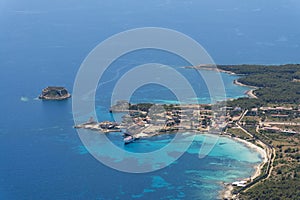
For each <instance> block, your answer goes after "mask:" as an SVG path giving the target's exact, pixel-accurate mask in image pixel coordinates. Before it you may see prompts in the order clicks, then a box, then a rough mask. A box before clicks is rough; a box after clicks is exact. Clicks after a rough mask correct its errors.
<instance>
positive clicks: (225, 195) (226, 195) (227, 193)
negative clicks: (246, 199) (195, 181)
mask: <svg viewBox="0 0 300 200" xmlns="http://www.w3.org/2000/svg"><path fill="white" fill-rule="evenodd" d="M225 137H229V136H225ZM230 138H231V139H233V140H235V141H238V142H240V143H243V144H244V145H246V146H247V147H249V148H250V149H252V150H253V151H256V152H258V153H260V155H261V157H262V159H263V161H262V162H261V163H260V164H259V165H256V166H255V172H254V174H253V175H252V176H251V180H254V179H255V178H256V177H258V176H260V174H261V170H262V167H263V166H264V165H265V164H266V163H267V162H268V155H267V152H266V151H265V150H264V149H263V148H261V147H259V146H256V145H255V144H253V143H251V142H248V141H246V140H243V139H240V138H236V137H230ZM232 191H233V186H232V185H231V184H230V183H228V184H227V185H225V188H224V190H223V191H221V193H220V199H235V195H233V194H232Z"/></svg>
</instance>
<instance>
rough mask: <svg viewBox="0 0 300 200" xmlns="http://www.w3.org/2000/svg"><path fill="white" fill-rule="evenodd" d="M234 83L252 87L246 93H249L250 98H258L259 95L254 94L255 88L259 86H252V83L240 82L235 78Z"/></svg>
mask: <svg viewBox="0 0 300 200" xmlns="http://www.w3.org/2000/svg"><path fill="white" fill-rule="evenodd" d="M233 83H234V84H235V85H238V86H242V87H250V88H252V89H251V90H248V91H246V92H245V94H246V95H248V96H249V97H250V98H255V99H257V96H256V95H255V94H254V90H256V89H258V87H255V86H251V85H245V84H243V83H241V82H239V81H238V80H237V79H236V80H234V81H233Z"/></svg>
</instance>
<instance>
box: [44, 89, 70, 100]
mask: <svg viewBox="0 0 300 200" xmlns="http://www.w3.org/2000/svg"><path fill="white" fill-rule="evenodd" d="M70 97H71V94H70V93H69V92H68V91H67V89H66V88H64V87H59V86H48V87H46V88H44V89H43V90H42V94H41V95H40V96H39V99H45V100H64V99H68V98H70Z"/></svg>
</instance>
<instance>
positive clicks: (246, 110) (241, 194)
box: [81, 64, 300, 200]
mask: <svg viewBox="0 0 300 200" xmlns="http://www.w3.org/2000/svg"><path fill="white" fill-rule="evenodd" d="M185 68H187V69H191V68H192V69H196V70H206V69H207V70H211V68H210V66H196V67H185ZM218 68H219V69H220V71H222V72H225V73H230V74H239V75H240V78H239V79H238V80H236V81H235V84H243V85H247V86H252V88H253V90H251V95H249V94H248V97H242V98H238V99H233V100H231V101H227V102H219V103H218V104H217V105H208V104H207V105H199V104H190V105H176V104H174V105H172V104H169V105H156V104H149V103H139V104H130V103H128V102H125V101H120V102H117V104H116V105H114V106H112V107H111V109H110V111H111V112H124V113H126V114H124V117H123V121H122V123H121V124H120V126H119V128H120V129H126V131H127V132H129V133H130V135H131V136H134V137H137V138H143V137H151V136H155V135H158V134H166V133H174V132H178V131H182V132H186V131H195V132H198V133H199V134H201V133H207V132H210V133H213V132H214V131H213V130H214V128H215V130H216V131H215V133H217V134H221V135H223V136H227V137H231V138H233V139H236V140H239V141H242V142H245V143H246V144H248V145H249V146H250V147H251V148H253V149H254V148H256V149H258V148H259V149H261V150H262V149H263V151H264V152H263V154H264V156H263V157H264V161H263V163H262V164H261V165H259V166H257V169H256V172H255V174H254V175H252V176H251V177H250V178H249V179H246V180H241V181H236V182H233V183H227V184H226V185H227V186H226V190H225V191H224V192H223V193H222V196H221V197H220V198H222V199H244V200H246V199H278V197H279V196H280V199H298V197H299V195H300V193H299V191H300V190H299V185H300V164H299V163H300V153H299V152H300V151H299V150H300V148H299V146H300V93H299V91H300V82H299V81H296V80H300V65H295V64H288V65H269V66H267V65H220V66H218ZM249 97H250V98H249ZM212 106H217V107H218V108H220V110H223V111H224V112H221V113H215V111H214V109H213V108H212ZM216 115H218V117H217V118H215V116H216ZM216 119H222V120H216ZM86 125H87V127H85V126H86ZM86 125H84V126H81V128H89V127H90V124H86Z"/></svg>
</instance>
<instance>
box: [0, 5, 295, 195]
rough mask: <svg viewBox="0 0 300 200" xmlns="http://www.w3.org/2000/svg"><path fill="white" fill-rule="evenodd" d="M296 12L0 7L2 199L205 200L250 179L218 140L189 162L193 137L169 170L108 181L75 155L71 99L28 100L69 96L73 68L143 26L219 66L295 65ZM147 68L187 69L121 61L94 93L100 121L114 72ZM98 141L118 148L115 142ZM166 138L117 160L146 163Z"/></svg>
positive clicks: (251, 155)
mask: <svg viewBox="0 0 300 200" xmlns="http://www.w3.org/2000/svg"><path fill="white" fill-rule="evenodd" d="M299 6H300V4H299V2H298V1H297V0H279V1H276V2H273V1H264V2H262V1H258V0H255V1H248V2H244V1H238V0H229V1H222V0H213V1H211V0H205V1H197V0H194V1H176V0H171V1H169V0H168V1H161V0H156V1H138V0H132V1H127V0H124V1H121V0H118V1H113V2H112V1H98V0H91V1H88V2H83V1H80V0H64V1H61V0H53V1H40V0H39V1H38V0H24V1H16V0H0V27H1V29H0V44H1V45H0V69H1V73H0V80H1V92H0V99H1V101H0V102H1V103H0V112H1V114H0V141H1V142H0V161H1V164H0V199H134V198H136V199H139V198H140V199H215V198H216V197H217V195H218V191H219V190H221V189H222V186H221V184H220V183H221V182H222V181H224V182H230V181H234V180H236V179H239V178H244V177H248V176H249V175H251V173H252V172H253V168H252V167H253V165H255V164H257V163H258V162H259V161H260V158H259V155H258V154H257V153H255V152H251V151H250V150H249V149H247V148H245V147H244V146H243V145H241V144H239V143H236V142H234V141H231V140H228V139H226V138H222V139H220V140H219V143H218V144H217V145H216V147H215V148H214V150H213V151H212V152H211V154H210V155H209V156H208V157H206V158H205V159H198V156H197V154H198V151H199V148H200V147H201V144H202V143H201V141H202V139H203V138H201V137H200V138H196V141H195V142H194V143H193V144H192V146H191V147H190V149H189V150H188V151H187V152H186V153H185V154H184V155H183V156H182V157H181V158H180V159H179V160H177V161H176V162H175V163H174V164H172V165H170V166H168V167H167V168H164V169H162V170H159V171H156V172H152V173H147V174H127V173H123V172H118V171H116V170H113V169H110V168H108V167H106V166H104V165H103V164H101V163H100V162H98V161H97V160H96V159H95V158H93V157H92V156H91V155H90V154H89V153H88V152H87V151H86V149H85V148H84V146H83V145H82V143H81V141H80V139H79V137H78V135H77V132H76V131H75V130H74V129H73V128H72V126H73V125H74V122H73V118H72V106H71V104H72V102H71V99H69V100H67V101H61V102H43V101H39V100H36V99H35V98H36V97H37V96H38V94H39V93H40V91H41V89H42V88H44V87H46V86H48V85H63V86H66V87H67V88H68V89H69V90H70V91H72V87H73V82H74V79H75V75H76V73H77V70H78V69H79V66H80V64H81V62H82V61H83V60H84V58H85V57H86V56H87V54H88V53H89V52H90V51H91V50H92V49H93V48H94V47H95V46H96V45H97V44H98V43H99V42H101V41H103V40H104V39H106V38H107V37H109V36H111V35H113V34H115V33H118V32H120V31H124V30H127V29H130V28H137V27H144V26H158V27H165V28H171V29H175V30H178V31H181V32H183V33H185V34H187V35H189V36H190V37H192V38H194V39H195V40H196V41H198V42H199V43H200V44H202V45H203V46H204V48H205V49H206V50H207V51H208V53H209V54H210V55H211V56H212V58H213V59H214V61H215V62H216V63H220V64H225V63H228V64H237V63H270V64H272V63H276V64H278V63H299V62H300V60H299V35H300V28H299V26H298V23H299V15H300V14H299V12H298V10H299ZM150 61H151V62H154V61H155V62H160V63H163V64H166V65H171V66H173V67H175V68H176V69H177V68H178V70H182V69H181V68H180V66H184V65H185V64H186V63H185V61H183V60H180V59H178V58H174V57H172V56H166V55H165V54H160V53H157V54H156V53H153V52H150V53H149V52H140V54H139V55H128V57H126V58H124V59H122V58H120V60H119V61H117V62H116V63H114V65H113V66H111V71H107V74H108V76H107V77H106V78H107V80H103V82H105V81H110V82H105V84H103V85H101V86H99V91H98V92H97V95H96V106H97V107H96V109H97V114H98V118H99V120H106V119H110V118H111V116H110V114H109V113H108V112H107V111H108V102H109V97H110V93H109V92H110V89H111V87H112V86H113V84H114V81H111V80H113V77H115V73H114V72H115V71H116V70H120V72H121V73H124V72H125V71H126V70H128V69H130V68H131V67H132V66H134V65H137V64H141V63H147V62H150ZM183 73H186V74H187V75H188V74H189V73H191V72H190V71H189V72H188V71H184V72H183ZM112 75H113V76H112ZM222 76H223V81H224V85H225V88H226V95H227V97H228V98H232V97H239V96H243V94H244V91H245V90H246V89H247V88H242V87H238V86H235V85H233V84H232V81H233V80H234V79H236V78H237V77H235V76H229V75H226V74H222ZM191 81H192V82H193V84H194V85H195V87H197V88H198V89H199V90H197V91H198V92H199V93H198V98H199V99H198V100H199V101H201V102H203V103H205V102H209V97H208V96H207V93H206V88H205V86H203V84H200V83H201V80H198V79H191ZM100 84H101V82H100ZM101 89H102V90H101ZM145 91H147V92H145ZM155 91H159V93H157V92H155ZM157 94H159V95H157ZM173 97H174V96H172V94H171V93H170V91H168V90H167V89H165V88H161V87H153V86H145V88H141V90H137V91H136V96H133V97H132V101H133V102H138V101H149V102H158V103H165V102H173V101H174V98H173ZM90 134H91V135H93V134H95V133H93V132H91V133H90ZM108 137H109V138H110V139H111V140H113V141H114V142H115V143H116V144H119V145H120V148H125V147H123V146H121V143H120V139H121V138H120V137H119V135H117V134H110V135H108ZM171 138H172V136H169V135H166V136H162V137H159V138H157V139H151V140H149V141H148V140H142V141H138V142H136V143H134V144H132V145H131V146H128V147H126V148H129V149H127V150H129V151H139V150H141V148H143V147H145V148H147V149H148V150H149V151H150V150H151V149H157V148H161V147H162V146H164V145H165V144H167V143H168V142H169V141H170V140H171ZM97 148H98V149H97ZM237 149H238V150H239V154H237V153H236V152H237ZM94 150H95V151H101V148H100V149H99V147H95V149H94ZM142 150H144V149H142ZM241 152H242V153H241Z"/></svg>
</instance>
